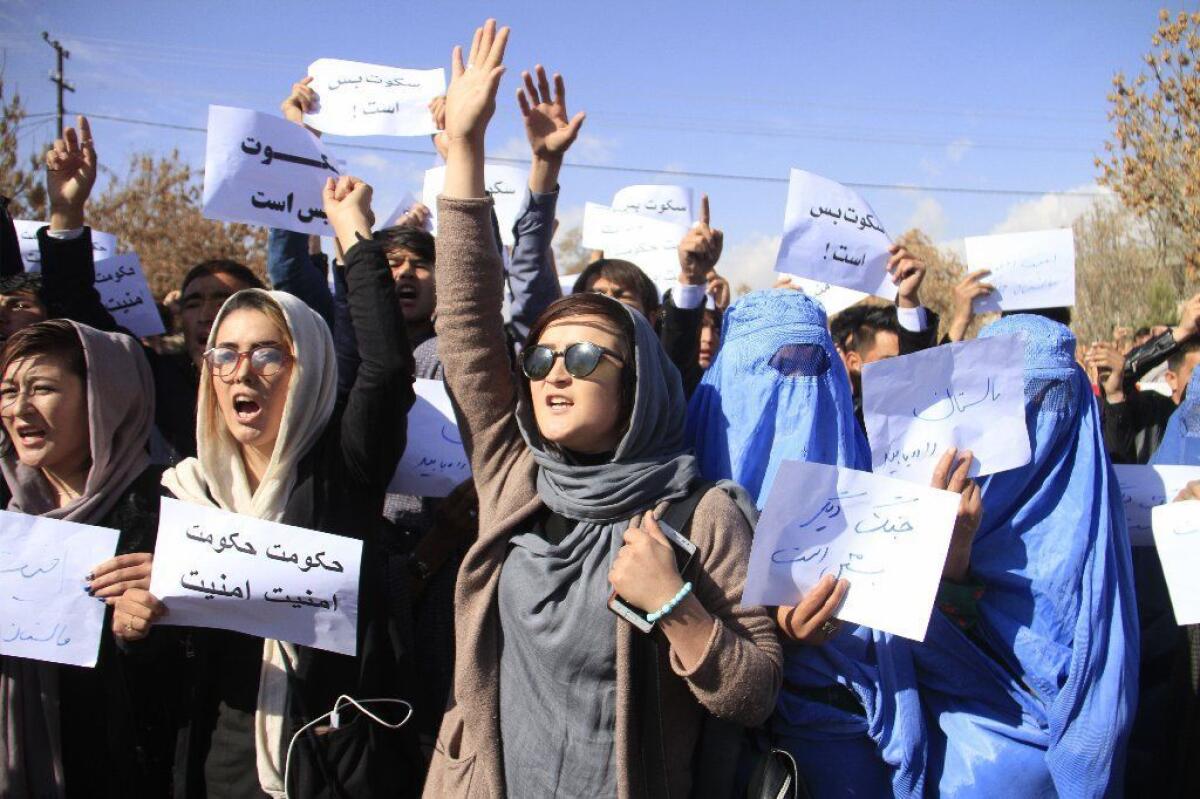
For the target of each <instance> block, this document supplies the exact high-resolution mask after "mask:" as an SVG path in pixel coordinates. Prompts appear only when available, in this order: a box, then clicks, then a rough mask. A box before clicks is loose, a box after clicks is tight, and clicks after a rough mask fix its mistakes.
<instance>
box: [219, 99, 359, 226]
mask: <svg viewBox="0 0 1200 799" xmlns="http://www.w3.org/2000/svg"><path fill="white" fill-rule="evenodd" d="M340 176H341V170H340V168H339V167H338V165H337V159H335V158H334V157H333V156H332V155H331V154H330V153H329V151H328V150H326V149H325V146H324V145H323V144H322V143H321V140H320V139H318V138H317V137H316V136H314V135H312V134H311V133H309V132H308V131H307V130H305V129H304V128H303V127H301V126H300V125H295V124H293V123H291V122H288V121H287V120H285V119H280V118H279V117H274V116H270V115H269V114H260V113H258V112H257V111H247V110H246V109H244V108H230V107H228V106H223V105H210V106H209V107H208V141H207V144H206V146H205V152H204V216H205V217H207V218H208V219H221V220H224V221H226V222H247V223H249V224H252V225H266V226H268V227H273V228H280V229H282V230H292V231H295V232H297V233H310V234H316V235H318V236H329V235H332V233H333V228H331V227H330V226H329V222H328V221H327V220H326V219H325V205H324V200H323V199H322V197H321V192H322V190H323V189H324V187H325V179H326V178H331V177H332V178H335V179H336V178H338V177H340Z"/></svg>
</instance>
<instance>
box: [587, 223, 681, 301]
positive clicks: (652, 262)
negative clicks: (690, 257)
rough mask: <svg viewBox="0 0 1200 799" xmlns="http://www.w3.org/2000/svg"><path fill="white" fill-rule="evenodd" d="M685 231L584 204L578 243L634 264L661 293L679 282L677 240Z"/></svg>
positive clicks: (677, 225) (606, 255)
mask: <svg viewBox="0 0 1200 799" xmlns="http://www.w3.org/2000/svg"><path fill="white" fill-rule="evenodd" d="M687 231H688V228H687V226H685V225H681V224H676V223H674V222H666V221H663V220H661V219H653V218H651V217H648V216H643V215H641V214H635V213H631V212H627V211H615V210H613V209H612V208H609V207H607V206H604V205H598V204H597V203H586V204H585V205H584V206H583V236H582V239H581V241H580V244H581V245H582V246H583V247H584V248H585V249H589V250H603V251H604V257H605V258H617V259H620V260H623V261H629V262H631V263H633V264H636V265H637V266H638V267H639V268H640V269H641V270H642V271H643V272H645V273H646V274H647V275H648V276H649V277H650V279H651V280H653V281H654V284H655V285H656V286H658V290H659V292H660V294H661V293H662V292H665V291H666V290H667V289H668V288H670V287H671V286H674V285H676V283H678V281H679V242H680V240H681V239H682V238H683V237H684V236H685V235H686V234H687Z"/></svg>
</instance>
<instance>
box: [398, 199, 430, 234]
mask: <svg viewBox="0 0 1200 799" xmlns="http://www.w3.org/2000/svg"><path fill="white" fill-rule="evenodd" d="M430 216H432V214H431V213H430V211H429V208H428V207H427V206H426V205H424V204H423V203H414V204H413V207H412V208H409V209H408V210H407V211H405V212H404V213H402V214H400V216H398V217H396V218H395V219H394V220H392V226H393V227H415V228H418V229H420V230H429V227H428V225H429V218H430Z"/></svg>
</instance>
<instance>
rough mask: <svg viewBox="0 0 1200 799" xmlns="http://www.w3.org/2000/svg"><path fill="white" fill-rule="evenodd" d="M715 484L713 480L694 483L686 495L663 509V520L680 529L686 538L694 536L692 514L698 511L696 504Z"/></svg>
mask: <svg viewBox="0 0 1200 799" xmlns="http://www.w3.org/2000/svg"><path fill="white" fill-rule="evenodd" d="M715 486H716V483H714V482H713V481H711V480H702V481H700V482H698V483H693V484H692V488H691V490H690V491H689V492H688V495H687V496H686V497H684V498H683V499H677V500H675V501H674V502H672V503H671V504H670V505H668V506H667V509H666V510H665V511H663V515H662V520H663V521H664V522H666V523H667V524H669V525H671V526H672V527H674V528H675V529H676V530H678V531H679V534H680V535H682V536H683V537H684V538H688V539H690V538H691V537H692V516H694V515H695V513H696V506H697V505H699V504H700V500H702V499H704V495H705V494H707V493H708V492H709V490H710V489H712V488H713V487H715Z"/></svg>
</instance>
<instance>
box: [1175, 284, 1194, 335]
mask: <svg viewBox="0 0 1200 799" xmlns="http://www.w3.org/2000/svg"><path fill="white" fill-rule="evenodd" d="M1197 331H1200V294H1194V295H1192V297H1191V299H1189V300H1188V301H1187V302H1185V303H1184V304H1183V310H1182V311H1180V312H1179V324H1177V325H1175V328H1174V330H1173V331H1172V333H1173V335H1174V336H1175V340H1176V341H1183V340H1185V339H1189V338H1191V337H1192V336H1195V335H1196V333H1197Z"/></svg>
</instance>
